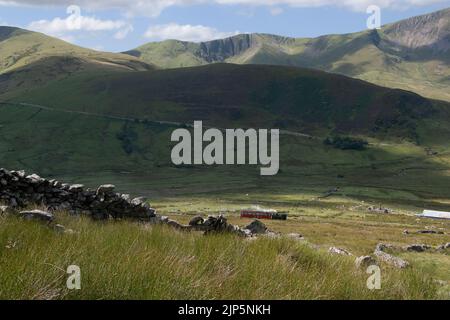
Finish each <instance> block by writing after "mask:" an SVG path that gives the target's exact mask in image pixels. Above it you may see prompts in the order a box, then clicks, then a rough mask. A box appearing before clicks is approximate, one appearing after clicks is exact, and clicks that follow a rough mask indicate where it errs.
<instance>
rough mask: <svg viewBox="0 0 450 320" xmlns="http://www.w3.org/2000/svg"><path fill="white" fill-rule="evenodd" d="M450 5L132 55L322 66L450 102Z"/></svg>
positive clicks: (163, 45) (170, 61)
mask: <svg viewBox="0 0 450 320" xmlns="http://www.w3.org/2000/svg"><path fill="white" fill-rule="evenodd" d="M449 50H450V9H444V10H441V11H437V12H433V13H430V14H426V15H422V16H418V17H412V18H409V19H405V20H402V21H399V22H396V23H391V24H387V25H385V26H383V27H382V28H381V29H380V30H366V31H360V32H356V33H348V34H342V35H338V34H334V35H323V36H320V37H317V38H291V37H284V36H278V35H271V34H264V33H252V34H240V35H236V36H232V37H228V38H225V39H218V40H212V41H207V42H199V43H194V42H186V41H178V40H166V41H162V42H150V43H147V44H144V45H142V46H140V47H138V48H136V49H134V50H130V51H126V52H124V53H125V54H129V55H132V56H134V57H137V58H139V59H141V60H142V61H145V62H147V63H151V64H154V65H156V66H158V67H161V68H178V67H190V66H200V65H205V64H210V63H218V62H226V63H237V64H274V65H288V66H297V67H308V68H315V69H320V70H323V71H327V72H333V73H340V74H344V75H347V76H350V77H355V78H359V79H362V80H365V81H369V82H372V83H375V84H378V85H382V86H388V87H393V88H399V89H405V90H409V91H414V92H417V93H419V94H421V95H424V96H427V97H430V98H435V99H441V100H447V101H450V94H449V93H448V92H450V87H449V84H448V81H446V79H447V78H448V77H449V76H450V68H449V65H450V54H449Z"/></svg>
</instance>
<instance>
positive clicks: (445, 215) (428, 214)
mask: <svg viewBox="0 0 450 320" xmlns="http://www.w3.org/2000/svg"><path fill="white" fill-rule="evenodd" d="M417 216H418V217H424V218H432V219H450V212H445V211H435V210H423V213H421V214H418V215H417Z"/></svg>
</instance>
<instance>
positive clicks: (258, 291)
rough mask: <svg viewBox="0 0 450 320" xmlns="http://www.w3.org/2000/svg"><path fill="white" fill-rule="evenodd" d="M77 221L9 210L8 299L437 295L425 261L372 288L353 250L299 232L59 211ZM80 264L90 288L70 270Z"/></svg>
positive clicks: (1, 221) (2, 283)
mask: <svg viewBox="0 0 450 320" xmlns="http://www.w3.org/2000/svg"><path fill="white" fill-rule="evenodd" d="M58 220H59V221H61V222H62V223H63V224H64V225H66V227H70V228H72V229H73V230H75V233H74V234H67V233H66V234H58V233H57V232H55V231H54V230H52V229H50V228H48V227H47V226H44V225H40V224H37V223H34V222H27V221H22V220H19V219H17V218H14V217H1V218H0V253H1V254H0V298H2V299H433V298H437V296H436V295H437V293H436V292H437V291H436V288H435V286H434V285H433V283H432V281H431V280H429V279H427V278H426V277H425V276H422V275H421V273H420V272H419V271H418V270H414V269H411V270H403V271H396V270H391V269H386V268H382V289H381V290H376V291H371V290H368V289H367V287H366V280H367V278H368V276H369V275H367V274H366V273H365V272H364V270H357V269H356V268H355V267H354V264H353V259H352V258H346V257H336V256H331V255H329V254H327V253H325V252H319V251H316V250H314V249H312V248H310V247H308V246H307V245H304V244H301V243H298V242H296V241H294V240H290V239H284V238H282V239H266V238H264V239H263V238H261V239H257V240H253V241H249V240H246V239H242V238H239V237H235V236H232V235H225V234H221V235H212V236H203V235H201V234H198V233H182V232H178V231H174V230H172V229H169V228H167V227H164V226H153V227H149V226H145V225H142V224H137V223H133V222H126V221H122V222H105V223H99V222H93V221H90V220H89V219H87V218H74V217H68V216H66V215H60V216H59V217H58ZM72 264H75V265H78V266H80V268H81V290H68V289H67V288H66V280H67V277H68V274H67V273H66V269H67V267H68V266H69V265H72Z"/></svg>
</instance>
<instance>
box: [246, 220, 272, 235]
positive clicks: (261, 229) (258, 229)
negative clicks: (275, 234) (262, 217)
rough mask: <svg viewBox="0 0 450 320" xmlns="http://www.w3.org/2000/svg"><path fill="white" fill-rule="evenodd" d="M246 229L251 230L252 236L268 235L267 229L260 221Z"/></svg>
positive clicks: (253, 222) (252, 223)
mask: <svg viewBox="0 0 450 320" xmlns="http://www.w3.org/2000/svg"><path fill="white" fill-rule="evenodd" d="M244 229H246V230H249V231H250V232H251V233H252V234H265V233H267V227H266V225H265V224H264V223H262V222H261V221H259V220H254V221H252V222H251V223H250V224H249V225H247V226H246V227H245V228H244Z"/></svg>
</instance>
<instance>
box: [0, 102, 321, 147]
mask: <svg viewBox="0 0 450 320" xmlns="http://www.w3.org/2000/svg"><path fill="white" fill-rule="evenodd" d="M0 104H3V105H13V106H19V107H31V108H37V109H40V110H46V111H52V112H64V113H69V114H79V115H84V116H90V117H98V118H103V119H110V120H120V121H128V122H135V121H140V122H143V121H144V120H141V119H138V118H130V117H123V116H113V115H106V114H101V113H95V112H87V111H75V110H64V109H58V108H54V107H49V106H43V105H40V104H35V103H28V102H0ZM145 121H146V122H149V123H155V124H165V125H173V126H177V127H181V126H186V127H190V128H192V127H194V126H193V125H192V124H189V123H182V122H175V121H164V120H145ZM203 127H204V128H213V127H208V126H203ZM218 129H220V130H225V129H224V128H218ZM280 134H282V135H288V136H294V137H300V138H307V139H315V140H323V138H321V137H317V136H312V135H310V134H307V133H302V132H295V131H290V130H280Z"/></svg>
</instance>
